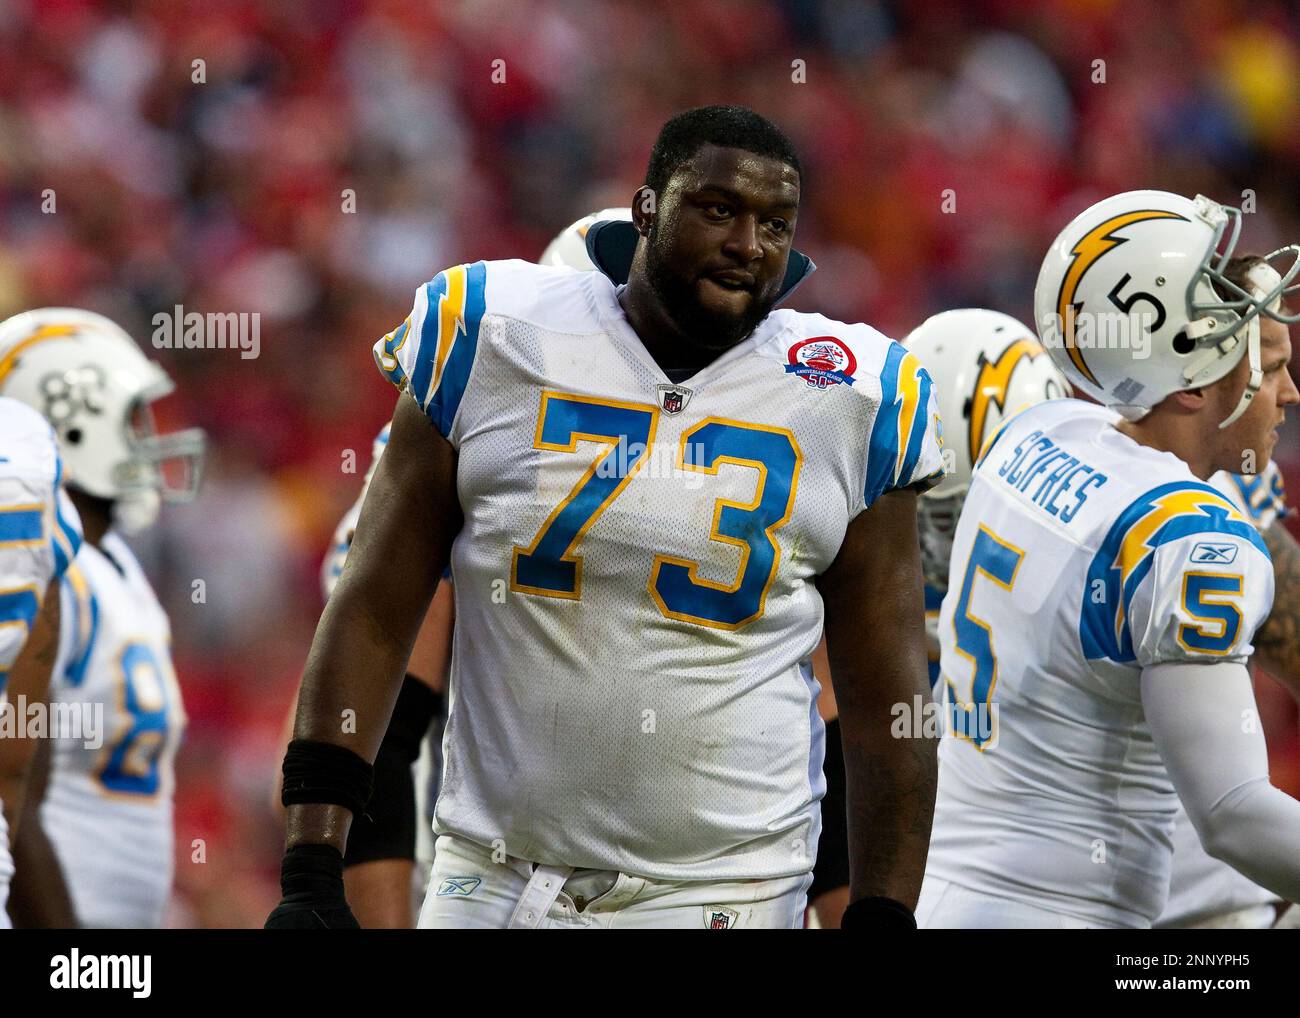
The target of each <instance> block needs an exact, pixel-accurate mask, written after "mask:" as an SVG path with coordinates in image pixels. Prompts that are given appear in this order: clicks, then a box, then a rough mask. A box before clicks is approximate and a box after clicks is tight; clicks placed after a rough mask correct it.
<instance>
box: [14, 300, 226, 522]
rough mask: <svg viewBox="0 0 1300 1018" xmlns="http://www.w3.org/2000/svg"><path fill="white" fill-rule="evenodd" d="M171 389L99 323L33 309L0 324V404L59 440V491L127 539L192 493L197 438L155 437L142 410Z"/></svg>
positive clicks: (123, 338) (85, 314)
mask: <svg viewBox="0 0 1300 1018" xmlns="http://www.w3.org/2000/svg"><path fill="white" fill-rule="evenodd" d="M173 389H175V384H174V383H173V382H172V380H171V379H170V378H169V377H168V376H167V373H166V372H165V371H163V369H162V368H161V367H160V366H159V365H158V364H157V363H156V362H154V361H151V360H149V359H148V358H146V357H145V356H144V354H143V353H142V352H141V350H140V348H139V346H137V345H136V342H135V340H133V339H132V338H131V337H130V335H128V334H127V333H126V332H125V331H124V330H123V329H122V328H121V327H120V326H118V325H116V324H114V323H113V322H112V321H110V320H109V319H107V318H105V317H104V316H103V315H98V314H95V313H93V312H91V311H82V310H78V309H76V308H41V309H39V310H37V311H25V312H23V313H22V314H19V315H14V316H13V317H12V318H9V319H6V320H5V321H4V322H0V394H3V395H5V396H11V397H13V398H14V399H18V400H21V401H22V402H24V403H26V404H28V405H29V406H31V407H34V408H35V409H36V410H38V411H39V412H40V413H42V414H43V415H44V416H45V418H46V419H47V420H48V421H49V422H50V424H51V425H53V426H54V430H55V432H56V433H57V435H58V438H59V454H60V456H61V458H62V460H63V470H64V475H63V476H64V481H65V482H66V483H67V484H68V486H69V487H72V488H76V489H79V490H81V491H84V492H86V493H87V494H89V495H94V496H96V497H98V498H103V499H109V500H112V502H113V522H114V525H115V526H116V527H118V528H119V529H121V530H124V531H126V532H128V533H130V532H134V531H137V530H140V529H142V528H143V527H147V526H149V525H150V524H151V523H153V521H154V520H155V519H156V518H157V515H158V507H159V503H160V502H161V501H162V500H164V499H165V500H167V501H169V502H184V501H189V500H191V499H193V498H194V496H195V495H196V494H197V492H198V486H199V480H200V478H201V475H202V466H203V454H204V448H205V437H204V434H203V432H202V430H201V429H198V428H189V429H186V430H184V431H175V432H170V433H168V434H164V435H159V434H158V433H157V432H156V430H155V428H154V421H153V413H152V411H151V410H150V404H151V403H153V402H155V401H157V400H159V399H162V398H163V397H164V396H166V395H167V394H168V393H170V392H172V391H173ZM165 465H166V469H164V466H165ZM178 473H179V474H180V477H179V479H177V478H175V477H174V475H175V474H178ZM168 475H173V476H171V477H169V476H168ZM173 481H175V482H176V483H171V482H173Z"/></svg>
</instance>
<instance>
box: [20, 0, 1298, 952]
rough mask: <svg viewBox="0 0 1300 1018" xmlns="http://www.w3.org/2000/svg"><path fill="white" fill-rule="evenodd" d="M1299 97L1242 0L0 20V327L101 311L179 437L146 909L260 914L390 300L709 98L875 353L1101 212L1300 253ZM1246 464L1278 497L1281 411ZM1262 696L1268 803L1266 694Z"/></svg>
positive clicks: (841, 2) (374, 390)
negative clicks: (200, 472)
mask: <svg viewBox="0 0 1300 1018" xmlns="http://www.w3.org/2000/svg"><path fill="white" fill-rule="evenodd" d="M1298 85H1300V8H1296V7H1294V6H1293V5H1290V4H1287V3H1282V2H1276V3H1270V2H1268V0H1254V2H1251V3H1245V2H1232V0H1193V2H1187V3H1182V4H1178V5H1168V4H1164V3H1159V2H1155V0H1128V2H1124V3H1120V2H1118V0H1047V2H1042V3H1035V4H1026V3H1020V2H1012V0H1004V2H996V0H988V2H971V0H964V2H960V3H958V2H955V0H952V2H950V0H918V2H906V3H902V2H900V3H871V2H848V0H808V2H795V0H784V2H782V0H743V2H741V0H678V2H674V3H672V4H644V3H638V2H624V0H613V2H582V0H579V2H559V0H475V2H450V0H448V2H429V3H403V2H386V0H376V2H371V3H363V2H348V0H320V2H315V3H306V4H282V3H277V2H274V0H264V2H256V0H230V2H224V3H217V4H210V3H204V2H198V0H193V2H190V0H153V2H147V0H146V2H141V3H92V2H77V0H39V2H37V0H8V2H0V316H7V315H9V314H13V313H16V312H18V311H20V310H23V309H26V308H30V307H38V306H43V305H72V306H82V307H88V308H91V309H94V310H98V311H101V312H103V313H106V314H108V315H110V316H112V317H114V318H115V319H116V320H118V321H119V322H121V323H122V324H123V325H124V326H125V327H127V328H128V329H129V330H130V331H132V332H133V334H134V335H135V336H136V337H137V338H138V339H139V340H140V341H141V343H142V344H143V345H144V346H145V347H146V349H148V350H149V351H150V353H151V355H152V356H156V357H157V358H158V359H159V360H160V361H161V362H162V363H163V365H164V366H165V367H166V368H167V370H168V371H169V372H170V373H171V374H172V375H173V377H174V378H175V379H176V380H177V382H178V385H179V393H178V394H177V396H175V397H173V398H172V399H171V400H170V401H169V405H168V406H167V407H166V413H165V414H164V424H167V425H170V426H179V425H181V424H189V423H197V424H200V425H202V426H203V427H204V428H206V429H207V430H208V433H209V435H210V436H211V443H212V447H211V451H210V457H209V469H208V474H207V479H206V485H205V489H204V491H203V494H202V496H201V497H200V499H199V500H198V501H197V502H196V503H194V504H193V505H190V506H186V507H178V508H174V509H171V510H169V511H167V512H166V513H165V516H164V519H163V520H162V522H161V523H160V524H159V526H158V527H157V528H156V529H155V530H154V531H153V532H151V533H150V534H148V535H146V536H145V537H143V538H142V539H141V540H140V541H137V542H135V543H136V544H137V546H138V547H139V548H140V550H141V553H142V556H143V557H144V560H145V563H146V567H147V568H148V569H149V571H150V573H151V575H152V577H153V578H154V580H155V583H156V585H157V587H158V589H159V593H160V596H161V597H162V599H163V601H164V603H165V605H166V606H167V607H168V609H169V610H170V612H171V618H172V625H173V631H174V633H173V638H174V644H175V653H176V664H177V670H178V672H179V675H180V678H181V682H182V686H183V689H184V693H185V701H186V706H187V710H188V713H189V719H190V720H189V728H188V732H187V735H186V740H185V744H184V747H183V748H182V751H181V754H180V758H179V764H178V792H177V853H178V856H177V891H176V895H175V901H174V906H173V909H172V912H171V916H170V920H169V921H170V922H171V923H172V924H174V925H186V926H188V925H201V926H247V925H260V923H261V922H262V920H263V918H264V917H265V914H266V912H267V911H268V910H269V909H270V907H271V906H272V905H273V904H274V901H275V900H276V897H277V888H276V873H277V864H278V859H279V852H280V839H281V830H280V827H279V823H278V821H277V819H276V818H275V816H274V815H273V813H272V811H271V809H270V806H269V802H270V788H271V784H272V781H273V780H274V776H275V774H276V772H277V769H278V764H279V758H280V754H281V751H282V747H281V745H280V741H279V739H280V726H281V722H282V718H283V716H284V713H285V711H286V709H287V707H288V705H289V703H290V701H291V700H292V697H293V694H294V690H295V688H296V684H297V681H298V677H299V673H300V669H301V666H302V662H303V659H304V657H305V654H306V651H307V648H308V646H309V644H310V640H311V634H312V630H313V626H314V623H315V620H316V618H317V617H318V615H319V612H320V607H321V595H320V590H319V581H318V569H319V565H320V561H321V558H322V556H323V555H324V553H325V551H326V548H327V545H328V543H329V538H330V534H331V531H332V529H333V527H334V524H335V523H336V521H337V520H338V518H339V516H340V515H341V514H342V512H343V511H344V510H345V509H346V507H347V505H348V504H349V503H350V502H351V501H352V499H353V498H354V497H355V495H356V493H357V490H358V488H359V484H360V474H361V472H364V470H365V466H366V463H367V460H368V456H369V452H368V450H369V446H370V441H371V439H372V437H373V436H374V434H375V432H376V431H377V430H378V428H379V427H380V425H381V424H382V423H383V422H384V421H385V420H386V419H387V417H388V415H389V413H390V412H391V409H392V405H393V402H394V393H393V392H392V390H391V389H390V388H389V387H388V386H387V384H386V383H385V382H384V381H383V380H382V379H381V378H380V377H379V375H378V373H377V372H376V371H375V369H374V367H373V364H372V361H371V355H370V349H369V348H370V345H371V343H372V342H373V340H374V339H375V338H377V337H378V336H379V335H381V334H383V333H385V332H387V331H388V330H389V329H391V328H392V327H394V326H395V325H396V324H398V323H399V322H401V321H402V319H403V318H404V317H405V316H406V314H407V311H408V310H409V306H410V301H411V297H412V295H413V293H414V291H415V288H416V286H417V285H418V284H420V283H422V282H423V281H425V280H427V279H429V278H430V277H431V276H432V275H433V274H434V273H435V272H436V271H438V270H439V269H441V268H443V267H445V266H447V265H450V264H454V263H456V262H460V261H472V260H476V259H479V258H503V257H522V258H535V257H537V255H538V254H539V253H540V252H541V250H542V248H543V246H544V245H545V243H546V242H547V240H549V239H550V237H551V236H552V235H553V234H554V233H555V232H556V231H557V230H558V229H559V228H561V227H562V226H564V225H565V224H566V223H568V222H570V221H572V220H573V219H575V218H577V217H578V216H580V215H581V214H583V213H585V212H588V211H590V210H592V209H596V208H602V207H606V206H610V205H620V204H626V203H627V202H628V200H629V198H630V196H631V194H632V192H633V191H634V190H635V188H636V187H637V186H638V185H639V184H640V183H641V180H642V173H643V171H644V167H645V162H646V159H647V156H648V154H649V149H650V145H651V143H652V141H653V139H654V136H655V134H656V132H657V130H658V128H659V126H660V125H661V124H662V122H663V121H664V120H665V119H666V118H667V117H668V116H670V115H671V114H673V113H674V112H677V111H679V110H681V109H684V108H687V107H690V106H695V105H701V104H704V103H710V102H739V103H743V104H745V105H748V106H751V107H753V108H755V109H757V110H759V111H760V112H762V113H764V114H765V115H767V116H769V117H771V118H772V119H774V120H775V121H776V122H778V123H779V124H780V125H781V126H782V127H784V128H785V129H786V130H787V131H788V132H789V133H790V134H791V136H792V137H793V138H794V139H795V141H796V143H797V144H798V145H799V148H800V151H801V154H802V157H803V159H804V162H805V167H806V184H805V191H804V207H803V209H802V212H801V215H800V222H799V236H798V244H799V247H800V248H801V249H803V250H805V251H807V252H809V253H810V254H811V255H812V256H813V257H814V259H815V260H816V261H817V263H818V265H819V266H820V269H819V271H818V272H817V273H816V275H815V276H814V277H813V278H812V279H811V280H810V281H809V283H808V284H807V285H806V286H805V287H803V288H802V289H801V290H800V291H799V293H798V294H797V296H796V297H795V298H794V300H793V301H792V304H793V306H795V307H799V308H804V309H809V310H812V309H816V310H819V311H822V312H824V313H826V314H828V315H830V316H832V317H836V318H840V319H848V320H863V321H867V322H869V323H871V324H873V325H875V326H876V327H878V328H880V329H881V330H883V331H884V332H886V333H888V334H890V335H894V336H902V335H903V334H904V333H906V332H907V331H908V330H909V329H910V328H911V327H912V326H914V325H916V324H917V323H919V322H920V321H921V320H922V319H924V318H925V317H926V316H927V315H929V314H931V313H934V312H936V311H939V310H942V309H945V308H953V307H965V306H980V307H991V308H997V309H1000V310H1003V311H1006V312H1008V313H1011V314H1014V315H1016V316H1017V317H1019V318H1021V319H1022V320H1024V321H1030V319H1031V312H1032V293H1033V283H1034V279H1035V276H1036V273H1037V267H1038V264H1039V261H1040V259H1041V258H1042V255H1043V253H1044V252H1045V250H1046V248H1047V246H1048V244H1049V243H1050V241H1051V239H1052V238H1053V236H1054V235H1055V233H1056V232H1057V230H1058V229H1059V228H1060V227H1061V226H1062V225H1064V223H1065V222H1066V221H1067V220H1068V219H1069V218H1071V217H1072V216H1073V215H1074V214H1075V213H1077V212H1079V211H1081V210H1082V209H1083V208H1084V207H1086V206H1087V205H1088V204H1090V203H1091V202H1092V201H1094V200H1096V199H1098V198H1100V197H1102V196H1104V195H1105V194H1107V193H1112V192H1116V191H1122V190H1127V189H1131V188H1135V187H1159V188H1165V189H1168V190H1173V191H1178V192H1182V193H1185V194H1188V195H1192V194H1195V193H1197V192H1203V193H1206V194H1208V195H1211V196H1212V197H1214V198H1216V199H1217V200H1220V201H1223V202H1225V203H1227V204H1235V205H1240V204H1243V203H1244V204H1246V205H1247V207H1252V208H1253V209H1254V212H1253V213H1252V214H1250V215H1248V216H1246V217H1245V218H1246V226H1245V234H1244V239H1243V245H1242V249H1243V250H1259V251H1266V250H1271V249H1272V248H1274V247H1277V246H1280V245H1281V244H1282V243H1285V242H1289V241H1292V240H1300V209H1298V208H1297V204H1296V202H1297V196H1298V195H1300V98H1298V97H1300V87H1297V86H1298ZM51 195H52V197H53V207H52V208H51V207H50V206H51V201H50V199H51ZM945 199H947V201H946V202H945ZM350 206H351V207H350ZM954 206H955V207H954ZM353 209H354V210H353ZM178 304H180V305H183V307H184V308H185V310H186V311H199V312H210V311H219V312H230V311H235V312H241V311H243V312H257V313H259V314H260V316H261V351H260V356H259V357H258V358H256V359H244V358H241V356H240V354H239V352H238V351H234V350H168V349H161V350H154V349H152V344H151V343H150V336H151V332H152V326H151V320H152V316H153V315H154V314H156V313H159V312H170V311H171V310H172V309H173V308H174V306H175V305H178ZM349 451H351V452H353V453H354V454H355V456H356V458H357V472H355V473H352V472H348V470H347V469H346V467H347V465H348V462H349V456H348V453H349ZM1278 457H1279V460H1280V461H1281V463H1282V465H1283V468H1284V470H1285V472H1286V474H1287V476H1288V478H1289V479H1290V480H1291V481H1292V482H1293V483H1292V485H1291V488H1292V490H1295V491H1300V484H1298V483H1295V482H1296V480H1297V478H1296V470H1297V468H1300V425H1296V424H1294V422H1293V423H1292V424H1291V425H1289V426H1288V429H1287V431H1286V433H1285V434H1284V436H1283V441H1282V443H1281V444H1279V446H1278ZM196 579H201V580H203V581H204V584H203V587H204V591H203V593H204V597H203V598H202V600H200V601H199V602H198V603H196V595H195V593H194V591H195V589H196V588H195V586H194V581H195V580H196ZM1260 686H1261V689H1260V702H1261V708H1262V710H1263V713H1264V724H1265V728H1266V730H1267V732H1268V735H1269V739H1270V746H1271V750H1272V752H1273V756H1274V778H1275V780H1276V781H1277V782H1278V783H1279V784H1281V785H1283V786H1284V787H1287V788H1288V789H1289V790H1291V791H1292V792H1293V793H1297V792H1300V736H1298V734H1297V723H1296V718H1297V712H1296V708H1295V705H1294V704H1293V702H1292V701H1291V700H1290V699H1289V698H1288V697H1287V696H1286V695H1285V694H1284V693H1282V692H1281V691H1280V690H1279V689H1278V688H1277V687H1276V686H1275V685H1273V684H1272V683H1271V682H1270V681H1268V680H1265V681H1262V682H1261V683H1260ZM200 860H201V861H200Z"/></svg>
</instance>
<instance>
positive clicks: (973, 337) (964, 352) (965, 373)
mask: <svg viewBox="0 0 1300 1018" xmlns="http://www.w3.org/2000/svg"><path fill="white" fill-rule="evenodd" d="M902 342H903V346H905V347H906V348H907V349H908V350H909V351H910V352H911V353H913V354H915V356H916V357H917V359H918V360H920V362H921V363H922V364H924V365H925V366H926V369H927V370H928V371H929V372H930V376H931V378H932V379H933V381H934V387H935V392H936V393H938V400H939V417H940V419H941V420H942V421H943V422H944V428H945V442H944V455H945V457H946V458H947V460H948V464H947V466H948V472H947V474H946V475H945V476H944V478H943V480H942V481H941V482H940V483H939V484H937V485H935V487H933V488H931V489H930V490H929V491H927V492H925V493H924V494H923V495H921V497H920V498H919V499H917V528H918V531H919V536H920V540H921V571H922V573H923V574H924V576H925V600H924V610H925V636H926V652H927V654H928V656H929V659H930V685H931V687H932V688H933V687H934V685H935V684H936V683H937V682H938V680H939V635H938V622H939V605H940V603H941V602H942V601H943V595H944V593H945V592H946V591H947V588H948V559H949V556H950V554H951V552H952V534H953V529H954V528H955V527H956V525H957V517H958V515H959V514H960V512H961V505H962V501H963V500H964V499H965V497H966V490H967V489H968V488H969V487H970V476H971V467H972V465H973V463H974V462H975V458H976V456H977V455H978V453H979V450H980V449H981V448H982V447H983V444H984V441H985V440H986V439H987V438H988V437H990V436H991V435H993V433H994V432H995V431H996V430H997V428H998V425H1000V424H1001V423H1002V421H1003V419H1004V418H1006V417H1008V416H1010V415H1011V414H1012V413H1014V412H1015V411H1016V410H1019V409H1021V408H1022V407H1025V406H1029V405H1032V404H1034V403H1040V402H1042V401H1043V400H1045V399H1059V398H1061V397H1063V396H1066V395H1068V394H1069V392H1070V383H1069V382H1068V381H1067V380H1066V378H1065V376H1064V375H1062V374H1061V373H1060V371H1058V370H1057V369H1056V367H1055V366H1054V365H1053V364H1052V360H1051V358H1050V357H1048V356H1047V351H1046V350H1044V349H1043V347H1042V345H1041V344H1040V343H1039V342H1038V339H1037V338H1036V337H1035V336H1034V335H1033V334H1032V333H1031V332H1030V330H1029V329H1028V328H1027V327H1026V326H1024V325H1022V324H1021V323H1020V322H1018V321H1016V320H1015V319H1014V318H1012V317H1010V316H1009V315H1004V314H1002V313H1001V312H998V311H987V310H984V309H982V308H961V309H958V310H955V311H944V312H941V313H940V314H937V315H931V316H930V317H929V318H927V319H926V320H925V321H924V322H922V323H921V324H920V325H918V326H917V327H916V328H915V329H913V330H912V331H911V332H910V333H908V335H907V336H906V337H905V338H904V339H903V341H902ZM813 661H814V671H815V672H816V674H817V676H818V678H819V680H820V679H824V677H825V676H826V675H827V674H828V669H827V668H826V663H825V659H824V658H822V660H820V661H819V660H818V658H817V657H816V656H815V657H814V659H813ZM821 705H822V718H823V720H825V722H826V797H825V798H824V799H823V800H822V836H821V842H820V844H819V845H818V849H817V866H816V868H815V870H814V879H813V886H812V888H811V889H810V890H809V905H810V908H811V910H812V911H813V912H814V913H815V915H816V920H817V925H818V926H820V927H822V928H827V927H838V926H839V914H840V912H841V911H842V910H843V908H844V905H846V904H847V903H848V900H847V899H848V886H847V885H848V865H847V863H848V860H847V847H848V846H847V838H846V837H845V832H844V820H843V813H844V801H843V797H842V796H843V793H842V787H843V784H844V773H843V763H842V762H840V760H839V756H838V752H837V750H838V743H839V732H838V727H839V725H838V720H837V719H836V714H835V700H834V697H833V696H827V695H826V691H825V690H823V692H822V697H821ZM908 706H909V709H910V707H911V705H908Z"/></svg>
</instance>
